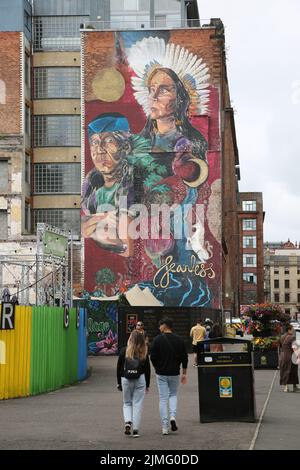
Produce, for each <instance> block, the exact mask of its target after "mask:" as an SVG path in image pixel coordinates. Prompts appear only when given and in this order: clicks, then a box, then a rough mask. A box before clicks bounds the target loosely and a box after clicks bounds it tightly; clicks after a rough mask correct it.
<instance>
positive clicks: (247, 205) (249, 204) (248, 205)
mask: <svg viewBox="0 0 300 470" xmlns="http://www.w3.org/2000/svg"><path fill="white" fill-rule="evenodd" d="M243 211H247V212H248V211H249V212H251V211H256V201H243Z"/></svg>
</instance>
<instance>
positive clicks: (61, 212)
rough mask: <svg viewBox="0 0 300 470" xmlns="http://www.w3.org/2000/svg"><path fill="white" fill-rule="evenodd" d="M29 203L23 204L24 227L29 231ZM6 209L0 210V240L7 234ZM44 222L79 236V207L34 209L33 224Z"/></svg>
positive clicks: (4, 238) (5, 237)
mask: <svg viewBox="0 0 300 470" xmlns="http://www.w3.org/2000/svg"><path fill="white" fill-rule="evenodd" d="M30 212H31V211H30V206H29V204H27V203H26V204H25V220H24V228H25V231H26V232H30V231H31V224H30V220H31V214H30ZM7 218H8V214H7V210H0V240H7V236H8V220H7ZM38 222H40V223H45V224H49V225H53V226H54V227H58V228H60V229H63V230H66V231H69V230H72V232H73V234H74V236H75V237H80V210H79V209H35V210H34V211H33V224H34V227H36V224H37V223H38Z"/></svg>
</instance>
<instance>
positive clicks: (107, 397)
mask: <svg viewBox="0 0 300 470" xmlns="http://www.w3.org/2000/svg"><path fill="white" fill-rule="evenodd" d="M192 363H193V360H192V356H190V358H189V368H188V383H187V384H186V385H180V389H179V395H178V396H179V399H178V426H179V431H178V432H177V433H174V434H170V435H168V436H162V435H161V427H160V419H159V411H158V393H157V388H156V383H155V376H154V373H153V370H152V384H151V386H150V393H149V395H147V396H146V397H145V402H144V411H143V418H142V426H141V430H140V431H141V437H140V438H138V439H133V438H132V437H128V436H125V435H124V434H123V418H122V393H121V392H119V391H118V390H117V389H116V364H117V357H92V358H89V365H90V366H91V367H92V375H91V376H90V377H89V378H88V379H87V380H85V381H84V382H82V383H80V384H78V385H74V386H71V387H65V388H63V389H60V390H57V391H55V392H51V393H47V394H43V395H39V396H35V397H29V398H22V399H12V400H3V401H0V423H1V426H0V449H33V450H38V449H66V450H68V449H71V450H76V449H85V450H114V449H127V450H129V451H130V450H133V449H142V450H159V449H161V450H174V449H177V450H183V449H187V450H188V449H191V450H193V449H194V450H201V449H207V450H212V449H213V450H214V449H243V450H246V449H249V447H250V444H251V441H252V439H253V436H254V433H255V430H256V426H257V423H208V424H206V423H205V424H203V423H200V421H199V406H198V382H197V369H196V368H194V367H192ZM273 376H274V371H273V370H265V371H264V370H257V371H255V390H256V406H257V415H258V416H259V415H260V413H261V410H262V408H263V406H264V403H265V401H266V398H267V395H268V392H269V388H270V384H271V382H272V379H273ZM281 399H282V400H287V401H288V400H289V399H292V400H294V402H293V403H296V401H297V400H298V403H299V400H300V394H299V396H297V397H296V396H295V397H289V396H286V397H283V396H281ZM299 410H300V407H298V412H299ZM275 416H276V415H275ZM269 419H270V418H269ZM273 419H276V418H273Z"/></svg>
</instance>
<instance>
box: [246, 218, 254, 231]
mask: <svg viewBox="0 0 300 470" xmlns="http://www.w3.org/2000/svg"><path fill="white" fill-rule="evenodd" d="M243 230H256V219H243Z"/></svg>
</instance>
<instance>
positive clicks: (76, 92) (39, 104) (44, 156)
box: [0, 0, 240, 313]
mask: <svg viewBox="0 0 300 470" xmlns="http://www.w3.org/2000/svg"><path fill="white" fill-rule="evenodd" d="M8 4H9V8H7V5H8ZM8 12H9V13H8ZM0 18H1V19H0V31H1V33H0V34H1V38H0V54H1V57H0V59H1V60H0V70H1V77H0V79H1V80H2V81H0V100H1V102H0V113H1V118H2V119H1V127H0V133H1V136H2V139H1V144H0V145H1V149H0V152H1V154H0V164H1V167H2V170H3V171H1V175H2V176H3V177H1V181H2V187H1V188H0V190H1V194H0V204H1V205H0V218H1V222H2V223H1V224H0V226H1V228H0V230H1V231H2V232H3V233H2V235H1V237H2V240H3V241H5V244H3V245H1V247H2V248H3V249H2V252H5V250H6V249H7V247H8V246H9V250H11V249H13V250H14V251H16V252H18V250H20V249H21V247H22V249H23V248H24V246H26V243H27V242H28V243H29V245H28V250H31V252H34V250H35V241H34V233H35V228H36V224H37V223H38V222H44V223H48V224H51V225H53V226H57V227H59V228H61V229H64V230H72V233H73V237H74V238H75V239H76V240H77V247H75V249H74V263H75V266H74V267H75V279H76V287H77V288H78V290H79V289H80V288H82V285H81V284H80V280H81V263H80V249H81V246H82V245H81V233H80V232H81V228H80V203H81V196H80V193H81V176H82V161H81V156H82V155H84V149H83V148H82V135H83V133H82V131H83V128H82V125H83V121H81V119H82V116H81V109H80V106H81V101H80V98H81V82H80V73H81V71H80V68H81V65H82V63H83V56H81V53H80V46H81V44H80V29H81V30H83V31H84V33H83V34H88V31H91V29H96V30H100V31H103V35H104V36H105V35H106V37H107V33H108V32H118V31H119V32H122V31H129V32H130V31H139V32H140V33H141V32H143V31H148V32H149V33H148V34H145V36H147V35H148V36H153V35H154V34H155V32H156V31H158V30H159V31H162V32H163V33H162V34H161V36H162V35H164V34H165V35H169V34H171V33H172V31H176V34H175V36H176V38H175V40H176V41H177V44H178V45H183V46H184V47H185V48H187V50H189V47H195V48H196V47H197V48H198V49H199V47H200V49H199V53H201V55H202V56H203V57H205V61H206V63H207V64H208V65H209V74H210V76H211V81H210V86H211V87H213V88H214V90H217V93H219V98H218V99H220V103H221V107H220V108H219V109H218V110H217V101H218V100H217V101H214V100H215V98H216V94H213V95H212V96H213V101H212V102H211V103H212V104H211V109H214V111H215V118H216V120H215V124H213V126H211V124H205V119H206V117H207V122H208V113H207V114H206V117H203V118H202V123H203V124H201V125H202V127H203V126H204V127H205V126H206V127H207V130H208V129H210V130H209V133H210V137H209V136H208V134H207V135H206V138H208V137H209V138H210V139H212V140H211V148H210V152H211V153H210V158H211V159H213V150H214V151H216V152H217V151H218V152H220V158H221V160H222V165H221V166H220V168H222V174H221V175H219V176H220V178H217V176H216V175H217V173H216V174H215V175H214V178H215V184H214V185H213V186H212V187H210V188H209V187H208V185H207V184H206V189H207V191H208V192H207V193H206V192H205V191H206V190H205V191H204V189H203V200H204V199H205V198H207V200H208V198H209V196H210V191H211V192H212V193H213V197H212V198H211V200H210V204H208V205H205V204H204V206H205V210H206V211H208V213H209V215H208V216H207V219H206V222H205V224H206V227H205V229H206V230H208V229H209V230H210V232H211V233H213V234H214V237H216V239H217V240H218V243H220V246H221V249H220V253H221V258H220V266H219V265H218V276H219V278H218V287H217V288H216V287H215V288H214V289H213V296H214V305H215V306H221V305H222V304H223V306H224V308H226V309H232V310H233V311H234V312H235V313H237V312H238V307H239V278H240V276H239V246H238V218H237V194H238V179H239V168H238V165H239V159H238V149H237V141H236V135H235V126H234V113H233V109H232V107H231V103H230V96H229V87H228V82H227V74H226V59H225V37H224V28H223V25H222V23H221V21H220V20H211V21H205V22H202V23H201V24H200V20H199V13H198V7H197V2H196V1H189V2H186V1H184V0H181V1H179V0H163V1H162V0H159V1H156V0H122V1H121V0H118V1H113V0H111V1H109V0H103V1H101V2H100V1H98V0H81V1H79V0H68V1H64V0H32V1H30V2H28V1H26V0H10V1H9V2H8V1H6V0H3V1H2V2H1V3H0ZM31 29H32V31H31ZM189 30H190V35H189V33H188V31H189ZM197 31H198V33H199V35H198V37H199V40H200V43H201V44H198V45H196V43H195V40H194V38H193V37H192V36H193V35H194V36H195V38H196V35H197V34H198V33H197ZM104 36H103V37H104ZM175 36H174V37H175ZM103 44H104V43H103ZM100 48H101V44H100ZM198 49H197V50H198ZM104 52H105V51H104V50H103V53H104ZM195 57H196V56H195ZM199 89H200V88H199ZM215 93H216V92H215ZM12 110H13V111H12ZM99 112H100V111H99ZM205 132H206V131H204V134H205ZM214 136H215V137H214ZM218 139H219V140H218ZM87 145H88V143H87ZM211 161H212V162H213V160H211ZM213 168H214V167H213V166H212V169H213ZM213 173H214V170H213V171H212V174H213ZM212 181H213V180H212ZM219 183H220V186H218V185H219ZM218 198H220V199H219V201H221V200H222V204H221V205H220V206H218V204H217V202H216V201H217V200H218ZM214 211H215V212H214ZM213 214H214V215H213ZM218 220H219V221H220V230H219V229H218V226H219V225H218ZM15 240H18V245H11V246H10V245H8V241H9V242H13V241H15ZM9 250H8V251H9ZM9 252H10V251H9ZM207 253H209V251H207ZM208 256H210V255H208Z"/></svg>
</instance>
